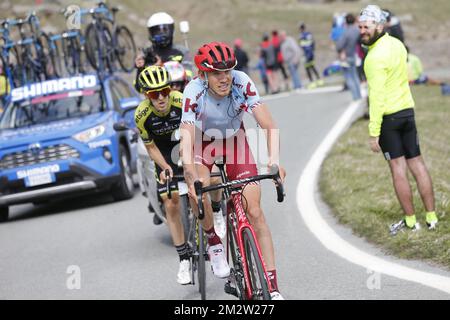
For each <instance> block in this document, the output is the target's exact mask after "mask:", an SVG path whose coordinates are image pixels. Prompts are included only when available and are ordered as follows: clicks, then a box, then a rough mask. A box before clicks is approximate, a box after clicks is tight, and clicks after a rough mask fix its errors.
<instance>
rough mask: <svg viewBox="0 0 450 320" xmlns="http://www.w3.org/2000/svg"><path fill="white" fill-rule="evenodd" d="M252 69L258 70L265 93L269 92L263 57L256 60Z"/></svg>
mask: <svg viewBox="0 0 450 320" xmlns="http://www.w3.org/2000/svg"><path fill="white" fill-rule="evenodd" d="M254 69H256V70H258V72H259V76H260V77H261V82H262V83H263V85H264V91H265V94H269V93H270V88H269V79H268V78H267V70H266V66H265V64H264V59H263V58H262V57H259V58H258V62H257V63H256V65H255V67H254Z"/></svg>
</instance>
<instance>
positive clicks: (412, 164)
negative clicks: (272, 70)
mask: <svg viewBox="0 0 450 320" xmlns="http://www.w3.org/2000/svg"><path fill="white" fill-rule="evenodd" d="M385 23H386V13H385V12H383V11H382V10H381V9H380V8H379V7H378V6H376V5H369V6H367V7H366V8H365V9H363V10H362V11H361V14H360V17H359V29H360V34H361V41H362V43H363V44H365V45H366V46H368V47H369V52H368V54H367V56H366V60H365V63H364V71H365V73H366V77H367V84H368V88H369V114H370V121H369V134H370V140H369V141H370V148H371V149H372V151H373V152H380V151H382V152H383V154H384V157H385V159H386V160H387V161H388V164H389V167H390V169H391V174H392V180H393V184H394V189H395V192H396V195H397V198H398V200H399V202H400V205H401V207H402V209H403V212H404V214H405V216H404V218H403V219H402V220H400V221H399V222H398V223H394V224H392V225H391V227H390V232H391V234H392V235H394V234H396V233H397V232H398V231H399V230H401V229H403V228H407V229H410V230H413V231H415V230H418V229H419V228H420V225H419V224H418V223H417V221H416V216H415V212H414V205H413V195H412V192H411V187H410V184H409V181H408V174H407V172H408V169H409V170H410V171H411V173H412V174H413V176H414V178H415V180H416V183H417V188H418V190H419V193H420V196H421V198H422V202H423V204H424V207H425V209H426V223H427V225H428V228H429V229H430V230H431V229H434V228H435V227H436V225H437V222H438V220H437V216H436V213H435V203H434V202H435V201H434V192H433V184H432V181H431V177H430V175H429V173H428V170H427V167H426V165H425V162H424V160H423V158H422V156H421V152H420V146H419V140H418V134H417V129H416V124H415V118H414V100H413V97H412V95H411V91H410V88H409V84H408V67H407V62H406V58H407V52H406V49H405V46H404V45H403V43H402V42H401V41H399V40H398V39H396V38H394V37H391V36H390V35H389V34H388V33H386V32H385V31H384V24H385Z"/></svg>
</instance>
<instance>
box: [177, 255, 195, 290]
mask: <svg viewBox="0 0 450 320" xmlns="http://www.w3.org/2000/svg"><path fill="white" fill-rule="evenodd" d="M177 282H178V283H179V284H183V285H185V284H190V283H191V282H192V280H191V262H190V261H189V260H181V262H180V267H179V268H178V274H177Z"/></svg>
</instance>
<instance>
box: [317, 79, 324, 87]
mask: <svg viewBox="0 0 450 320" xmlns="http://www.w3.org/2000/svg"><path fill="white" fill-rule="evenodd" d="M317 85H318V86H320V87H321V86H323V85H325V82H324V81H323V80H322V79H319V80H317Z"/></svg>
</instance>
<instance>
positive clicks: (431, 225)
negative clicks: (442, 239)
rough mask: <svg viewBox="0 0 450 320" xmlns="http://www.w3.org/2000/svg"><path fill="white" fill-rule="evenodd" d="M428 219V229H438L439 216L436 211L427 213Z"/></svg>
mask: <svg viewBox="0 0 450 320" xmlns="http://www.w3.org/2000/svg"><path fill="white" fill-rule="evenodd" d="M426 221H427V226H428V230H434V229H436V225H437V223H438V219H437V216H436V213H435V212H433V213H427V217H426Z"/></svg>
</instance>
